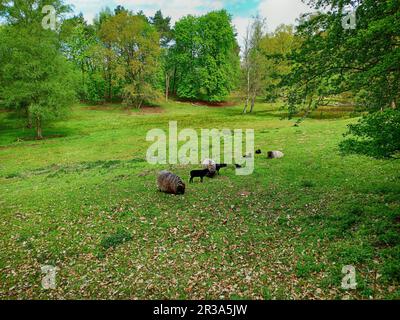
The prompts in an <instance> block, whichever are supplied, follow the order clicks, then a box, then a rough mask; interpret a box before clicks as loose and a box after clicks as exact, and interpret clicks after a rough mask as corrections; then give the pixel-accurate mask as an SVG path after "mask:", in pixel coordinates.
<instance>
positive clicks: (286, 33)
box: [260, 25, 299, 102]
mask: <svg viewBox="0 0 400 320" xmlns="http://www.w3.org/2000/svg"><path fill="white" fill-rule="evenodd" d="M298 42H299V41H298V38H296V37H295V36H294V32H293V27H292V26H290V25H280V26H279V27H278V28H277V29H276V30H275V31H274V32H273V33H268V34H266V35H265V37H263V39H262V40H261V43H260V51H261V53H262V54H263V55H264V70H265V76H264V82H263V92H260V94H262V96H264V97H265V99H266V101H268V102H274V101H276V100H278V99H281V98H283V97H284V96H285V94H286V91H285V90H283V88H281V87H280V86H279V84H280V83H281V81H282V79H284V78H285V77H286V76H287V75H288V74H290V72H291V65H290V62H289V60H288V56H289V55H290V53H291V52H292V50H294V49H295V48H296V46H298Z"/></svg>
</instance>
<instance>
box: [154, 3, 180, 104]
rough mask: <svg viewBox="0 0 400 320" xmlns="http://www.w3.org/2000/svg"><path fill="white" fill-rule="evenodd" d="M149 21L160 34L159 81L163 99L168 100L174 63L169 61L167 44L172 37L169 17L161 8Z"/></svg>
mask: <svg viewBox="0 0 400 320" xmlns="http://www.w3.org/2000/svg"><path fill="white" fill-rule="evenodd" d="M149 20H150V23H151V24H152V25H153V26H154V27H155V28H156V30H157V32H158V34H159V36H160V45H161V59H160V62H161V63H160V64H161V70H160V80H161V81H160V82H161V87H163V89H164V92H165V100H166V101H168V96H169V90H170V80H171V77H172V75H173V73H174V65H173V64H172V63H171V62H172V61H171V59H170V57H171V56H170V55H169V45H170V43H171V41H172V39H173V32H172V29H171V17H164V16H163V14H162V12H161V10H158V11H157V12H156V13H155V15H154V17H151V18H150V19H149Z"/></svg>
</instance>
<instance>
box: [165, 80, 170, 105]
mask: <svg viewBox="0 0 400 320" xmlns="http://www.w3.org/2000/svg"><path fill="white" fill-rule="evenodd" d="M168 93H169V75H168V73H166V74H165V101H168Z"/></svg>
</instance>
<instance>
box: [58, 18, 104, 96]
mask: <svg viewBox="0 0 400 320" xmlns="http://www.w3.org/2000/svg"><path fill="white" fill-rule="evenodd" d="M60 39H61V41H62V50H63V54H64V55H65V56H66V57H67V59H68V60H70V61H71V62H73V64H74V65H75V66H76V67H77V69H78V70H79V71H80V73H81V86H80V90H79V91H78V92H79V93H80V98H81V99H82V100H86V99H87V98H88V92H87V87H88V86H89V85H90V83H88V81H87V78H88V77H90V76H91V75H90V74H88V73H89V71H90V70H89V68H90V65H91V59H92V57H91V48H92V47H93V46H95V45H96V44H97V42H98V41H97V38H96V34H95V29H94V27H93V26H88V25H87V23H86V21H85V19H84V18H83V15H82V14H80V15H78V16H75V17H73V18H70V19H67V20H65V21H63V24H62V26H61V30H60Z"/></svg>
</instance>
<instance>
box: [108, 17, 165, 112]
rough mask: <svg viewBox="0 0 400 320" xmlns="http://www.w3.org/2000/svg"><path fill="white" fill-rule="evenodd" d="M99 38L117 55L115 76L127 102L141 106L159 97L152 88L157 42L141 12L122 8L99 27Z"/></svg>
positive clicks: (157, 63)
mask: <svg viewBox="0 0 400 320" xmlns="http://www.w3.org/2000/svg"><path fill="white" fill-rule="evenodd" d="M100 38H101V40H102V41H103V42H105V43H109V44H110V49H111V50H112V51H113V53H114V54H115V56H116V59H117V62H118V67H117V69H116V74H117V78H118V79H120V80H121V81H123V83H124V86H123V97H124V101H125V103H126V104H129V105H134V106H136V107H137V108H140V107H141V106H142V105H143V103H144V102H149V101H151V100H154V99H156V98H158V96H159V95H158V92H157V90H156V89H155V83H156V81H157V71H158V67H159V56H160V45H159V36H158V33H157V31H156V30H155V28H154V27H153V26H152V25H150V24H149V23H148V22H147V19H144V18H143V17H142V16H140V15H133V14H131V13H130V12H126V11H123V12H121V13H119V14H117V15H115V16H113V17H110V18H109V19H108V20H107V21H106V22H104V24H102V26H101V29H100Z"/></svg>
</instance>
